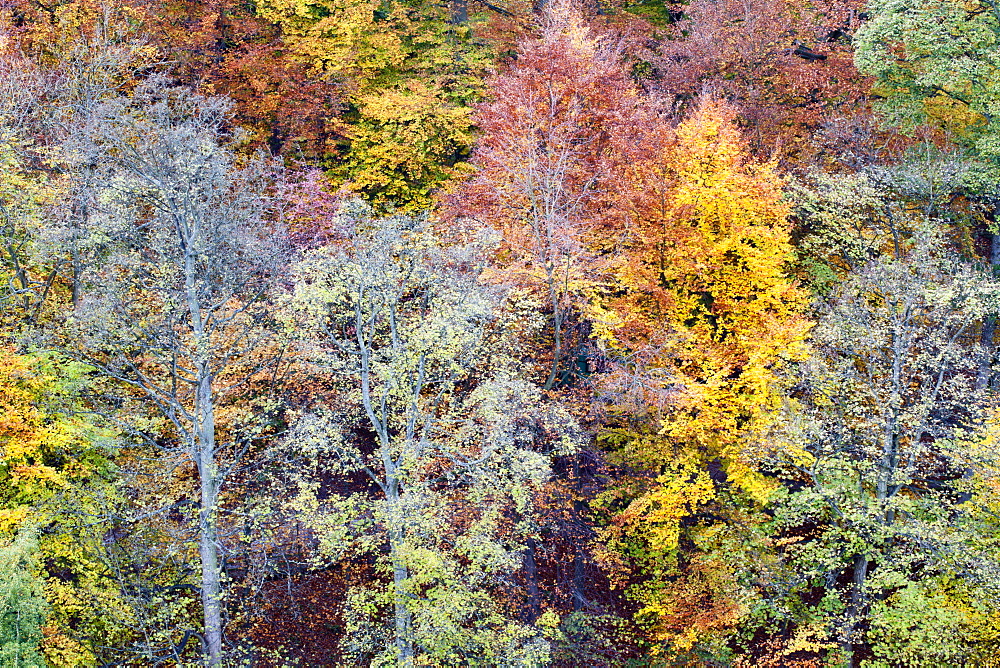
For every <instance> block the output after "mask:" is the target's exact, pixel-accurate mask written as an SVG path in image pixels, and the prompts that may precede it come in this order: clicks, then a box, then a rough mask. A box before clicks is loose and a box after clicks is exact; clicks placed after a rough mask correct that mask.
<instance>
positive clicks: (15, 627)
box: [0, 528, 45, 668]
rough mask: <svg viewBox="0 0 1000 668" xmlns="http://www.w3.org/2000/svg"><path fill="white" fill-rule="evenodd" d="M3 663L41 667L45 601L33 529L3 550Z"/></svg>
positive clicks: (0, 582)
mask: <svg viewBox="0 0 1000 668" xmlns="http://www.w3.org/2000/svg"><path fill="white" fill-rule="evenodd" d="M0 564H2V565H3V566H2V570H0V661H2V662H3V665H5V666H10V667H11V668H41V666H42V665H44V664H43V662H42V657H41V655H40V654H39V653H38V646H39V643H40V641H41V639H42V624H43V622H44V620H45V599H44V598H43V597H42V583H41V580H40V578H39V577H38V570H39V568H38V566H39V564H38V542H37V540H36V538H35V535H34V529H33V528H25V529H24V530H22V531H20V532H18V534H17V536H16V537H15V538H14V542H13V543H12V544H10V545H7V546H4V547H0Z"/></svg>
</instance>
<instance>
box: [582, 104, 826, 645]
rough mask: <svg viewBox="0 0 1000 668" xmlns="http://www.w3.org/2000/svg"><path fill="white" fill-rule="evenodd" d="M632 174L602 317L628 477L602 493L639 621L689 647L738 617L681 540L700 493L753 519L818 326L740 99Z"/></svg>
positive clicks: (701, 118)
mask: <svg viewBox="0 0 1000 668" xmlns="http://www.w3.org/2000/svg"><path fill="white" fill-rule="evenodd" d="M625 170H626V172H625V173H626V176H625V177H624V178H623V183H625V184H627V188H625V187H623V188H622V189H621V191H620V192H621V201H620V203H619V204H618V210H619V211H622V212H623V214H622V215H623V216H624V217H626V220H627V221H628V225H629V227H628V228H627V229H628V232H629V236H628V237H627V241H626V242H625V243H624V244H622V251H621V253H620V255H619V256H618V257H617V258H616V259H615V262H614V264H613V265H612V272H613V274H612V275H613V276H614V277H615V279H616V280H615V283H614V285H615V286H617V289H616V290H613V291H608V294H607V295H606V296H604V298H603V299H602V300H601V303H600V304H599V310H596V314H597V316H598V317H597V319H596V320H595V325H594V333H595V336H596V337H597V338H598V340H599V342H600V343H601V344H602V345H603V347H604V349H605V350H606V351H607V355H608V356H609V357H610V358H611V360H614V361H615V362H616V366H617V371H616V372H614V373H611V374H608V375H607V376H606V377H605V378H604V379H603V383H602V384H603V394H604V398H605V401H606V403H607V404H608V405H607V410H608V418H607V420H606V423H605V428H604V431H603V433H602V435H601V436H600V438H601V439H602V440H603V441H604V443H605V444H606V445H607V446H608V447H609V448H611V449H612V450H613V457H614V460H615V461H616V462H617V463H618V464H619V465H621V466H623V467H624V472H625V475H623V476H621V478H620V479H619V481H618V484H616V485H614V486H612V487H611V488H610V489H609V490H608V491H606V492H605V493H604V494H603V495H602V499H601V505H602V506H603V507H604V508H605V509H606V510H607V511H609V515H610V524H609V526H608V527H607V529H606V531H605V535H604V539H605V541H606V542H607V547H606V548H605V556H606V558H607V561H608V562H609V563H611V564H615V563H619V564H621V565H622V568H623V569H624V570H625V571H626V572H632V573H635V574H636V575H641V574H642V572H645V573H647V574H648V575H647V577H644V578H641V580H640V581H639V582H638V583H637V584H636V586H635V587H634V588H633V592H634V595H635V596H636V597H637V598H639V600H640V601H641V603H642V605H643V607H642V609H641V610H640V615H641V616H642V617H643V618H644V620H645V621H644V624H646V625H648V626H650V627H651V635H652V638H653V639H654V640H655V641H657V642H659V643H664V644H668V643H673V644H675V646H676V647H680V648H684V649H688V648H690V647H692V646H693V644H694V640H695V639H696V638H697V636H698V633H699V631H698V630H697V629H699V628H701V629H702V630H713V629H717V628H719V627H726V626H731V625H732V624H733V623H734V622H735V620H736V619H737V617H738V616H736V615H733V614H732V611H733V609H734V608H738V606H734V605H733V604H732V602H731V601H722V600H721V599H722V598H723V597H726V596H728V594H727V593H724V592H723V591H722V589H723V588H722V587H720V586H719V585H718V582H720V581H725V579H726V578H727V577H728V576H726V575H725V569H721V570H720V569H717V568H714V566H712V565H711V564H709V566H708V567H707V568H706V569H704V570H702V571H701V573H700V574H699V573H695V578H694V581H692V582H683V581H675V580H674V579H673V578H675V577H676V576H677V574H678V573H677V567H678V558H679V557H680V556H681V554H680V548H681V544H682V537H684V536H687V537H688V538H690V534H689V533H686V531H688V532H689V531H695V530H696V529H694V528H693V526H692V525H693V524H694V523H696V521H697V519H696V518H697V517H698V516H699V510H700V509H701V508H703V507H705V506H706V504H708V503H710V502H713V501H715V500H717V499H718V500H719V501H720V504H721V503H722V502H723V501H725V500H726V499H728V503H726V504H725V507H724V508H723V509H722V510H718V509H714V510H713V511H712V512H713V514H715V515H716V516H718V514H719V513H720V512H721V513H725V514H726V516H729V515H732V517H730V520H731V521H733V522H737V523H740V524H743V523H745V522H747V518H748V517H750V516H752V515H753V512H752V509H753V507H754V505H755V504H761V503H763V502H764V501H765V500H766V499H767V498H768V495H769V494H770V492H771V491H772V490H773V489H774V483H773V482H772V481H769V480H767V479H765V478H764V477H763V476H762V475H761V474H760V472H759V470H758V467H757V465H758V463H759V461H760V455H761V450H760V438H761V435H762V434H763V433H765V432H766V430H767V429H768V426H769V425H770V423H771V421H772V419H773V410H774V409H775V407H776V406H778V405H780V402H781V400H782V395H783V386H784V381H783V379H782V375H781V372H782V369H784V368H785V367H786V366H787V365H788V364H790V363H792V362H794V361H797V360H800V359H802V358H803V357H804V354H805V347H804V345H803V340H804V338H805V336H806V333H807V332H808V330H809V326H810V323H809V322H808V320H807V319H806V318H805V316H804V314H803V312H804V308H805V295H804V294H803V293H802V292H801V291H800V290H799V289H798V288H797V287H796V286H795V285H794V284H793V282H792V281H791V280H790V279H789V278H788V277H787V276H786V274H785V268H786V265H787V263H788V262H789V260H790V259H791V257H792V254H791V251H792V248H791V245H790V243H789V224H788V221H787V214H788V209H787V205H786V204H785V203H784V202H783V200H782V193H781V190H780V181H779V180H778V178H777V176H776V175H775V174H774V171H773V169H772V167H771V166H769V165H760V164H753V163H750V162H748V161H747V159H746V150H745V148H744V145H743V143H742V140H741V137H740V135H739V131H738V130H737V129H736V127H735V125H734V123H733V112H732V110H731V109H730V108H728V107H726V106H725V105H723V104H721V103H718V102H713V101H706V102H703V104H702V106H701V107H699V108H698V109H697V110H696V111H695V113H694V114H692V116H690V117H689V118H688V119H686V120H685V121H684V122H683V123H682V124H681V125H680V126H679V127H678V128H677V130H676V137H675V139H674V140H673V141H672V142H670V143H668V144H667V145H666V146H664V147H663V148H662V149H661V151H660V153H659V155H657V156H655V157H653V158H652V159H648V160H645V161H640V162H637V163H636V164H633V165H629V166H626V167H625ZM686 518H691V519H690V520H688V519H686ZM709 524H712V523H711V522H710V523H709ZM685 527H691V528H690V529H688V530H686V529H685ZM723 531H724V530H723V529H718V530H717V531H716V533H717V534H719V533H721V532H723ZM709 542H711V541H709ZM616 552H617V553H619V554H624V555H627V557H628V558H624V556H616V554H615V553H616ZM623 561H624V563H622V562H623ZM703 565H704V564H703ZM730 570H731V569H730ZM699 579H701V580H703V581H702V582H701V583H699V582H697V581H698V580H699ZM706 579H707V581H704V580H706ZM713 582H714V583H715V584H712V583H713ZM674 585H676V586H674ZM685 587H688V591H686V592H685V591H684V588H685ZM678 596H679V597H680V598H681V599H683V598H687V599H688V601H687V602H684V601H681V603H678V602H677V599H678ZM702 597H709V598H710V599H711V600H713V601H716V602H718V605H716V604H715V603H712V604H711V607H712V609H713V611H714V612H713V615H716V617H715V619H712V620H705V621H703V622H699V623H697V624H696V623H689V622H690V620H682V621H680V622H678V620H677V615H676V614H675V611H676V610H678V609H682V610H686V611H689V612H691V613H693V614H700V613H696V612H695V611H696V610H698V609H701V608H703V607H704V606H705V605H708V604H705V603H704V601H703V598H702ZM691 601H702V603H698V604H692V603H691ZM678 627H680V628H678ZM668 646H669V645H668Z"/></svg>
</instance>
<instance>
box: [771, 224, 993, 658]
mask: <svg viewBox="0 0 1000 668" xmlns="http://www.w3.org/2000/svg"><path fill="white" fill-rule="evenodd" d="M900 244H901V245H902V246H903V248H902V252H901V255H900V256H899V257H895V258H886V257H882V258H878V259H876V260H874V261H872V262H870V263H869V264H867V265H866V266H865V267H863V268H861V269H860V270H858V271H856V272H853V273H851V274H850V275H848V277H847V279H846V280H845V281H844V282H843V283H842V284H841V285H840V286H838V288H837V289H836V290H835V291H834V293H833V295H832V297H831V301H830V306H829V310H828V311H827V312H826V313H825V314H824V315H823V317H822V318H821V319H820V321H819V323H818V324H817V327H816V329H815V332H814V337H813V346H814V355H813V357H812V359H811V360H810V361H809V362H808V363H806V364H804V365H803V366H802V367H801V368H800V369H799V371H798V383H797V385H796V390H795V398H794V399H791V398H790V399H789V400H788V401H787V403H786V406H785V414H784V417H783V418H782V423H781V425H780V428H779V429H778V430H777V431H776V433H775V437H774V438H775V440H776V442H777V443H778V444H780V445H779V447H778V450H776V453H775V455H774V456H773V460H772V461H773V464H772V465H773V467H774V475H776V476H777V477H778V478H779V479H782V480H783V481H784V484H785V490H784V491H782V492H781V493H780V494H778V495H776V496H775V497H774V498H773V501H772V503H773V506H772V508H773V512H774V521H773V531H774V532H775V534H776V536H777V538H778V544H779V545H780V546H781V547H780V554H781V555H782V559H783V560H784V561H785V562H786V563H787V564H788V565H789V567H790V570H791V572H792V573H793V574H794V575H793V576H792V577H793V582H794V583H795V584H794V585H793V586H792V587H791V588H790V590H788V591H789V592H794V591H797V592H798V595H799V596H801V597H803V600H805V599H806V598H809V597H812V594H811V592H812V591H813V590H815V589H816V588H821V589H822V590H824V591H825V592H826V593H827V596H826V597H824V598H823V599H820V602H819V603H818V604H817V603H812V604H811V605H810V606H807V607H812V608H813V611H812V612H807V611H806V610H805V609H803V608H802V607H801V606H800V605H796V606H795V608H792V609H791V610H790V613H791V615H792V617H796V616H798V618H799V621H800V622H801V621H806V620H809V619H814V620H815V619H817V616H816V615H817V613H819V615H820V616H819V618H820V619H825V624H826V633H825V634H823V635H824V636H825V637H826V638H828V639H830V640H836V641H837V642H839V643H842V644H843V643H847V644H850V643H856V644H860V643H862V642H865V641H867V642H869V643H871V644H872V645H873V647H875V648H876V651H877V652H885V654H884V656H885V657H887V660H890V661H891V662H892V663H893V665H898V664H896V663H895V662H896V661H897V660H899V659H900V657H910V658H907V659H906V660H907V661H911V660H913V659H912V657H914V656H916V654H914V653H913V652H915V651H916V649H915V647H916V646H917V645H919V646H920V650H919V652H920V653H921V655H922V656H923V657H926V658H927V660H928V661H930V657H936V660H937V661H945V662H947V661H950V660H953V659H954V658H955V657H958V656H961V657H963V658H964V657H968V656H970V655H971V652H973V651H974V650H975V649H976V647H977V645H978V644H979V641H978V640H975V639H970V638H971V635H970V634H964V635H963V634H957V631H956V629H957V628H958V626H968V625H969V624H970V623H971V622H970V621H968V619H967V618H964V617H963V615H964V614H965V613H963V612H962V611H961V608H962V607H963V606H967V605H969V603H968V602H965V603H963V602H961V599H959V600H955V599H949V601H948V603H947V604H942V605H934V606H933V607H934V610H935V611H934V613H932V614H931V613H927V612H926V611H925V612H924V613H923V614H921V615H920V620H919V621H917V620H915V619H913V616H915V615H917V611H918V610H921V609H924V608H926V607H927V606H929V605H930V599H929V600H928V601H927V602H925V603H917V602H916V597H917V595H918V593H920V592H924V594H921V595H927V596H932V597H933V596H942V595H943V594H942V592H941V588H940V587H941V585H940V582H941V578H942V574H946V575H945V576H944V577H945V578H946V579H948V578H951V579H954V580H956V581H962V582H964V583H965V585H971V584H972V583H975V586H976V587H978V588H979V600H978V602H977V603H975V604H973V605H983V604H984V603H986V602H988V601H992V600H995V598H996V596H997V595H998V593H1000V578H998V577H997V575H998V573H1000V570H998V565H997V562H996V555H995V554H994V553H993V551H992V548H991V547H990V542H989V540H987V541H985V542H984V540H983V538H984V537H985V536H986V535H989V532H986V533H985V534H984V532H983V531H982V527H980V526H977V523H976V522H975V521H963V519H962V518H963V517H964V511H963V509H962V508H961V506H960V501H959V499H961V498H962V488H963V483H962V482H961V479H962V476H963V475H970V474H971V473H972V472H983V473H989V472H991V471H993V470H994V469H995V466H996V461H995V458H994V456H993V455H992V454H989V453H987V452H985V451H984V450H983V449H980V448H969V446H968V442H967V439H968V438H969V437H970V435H971V434H974V433H975V432H976V430H977V429H978V425H979V424H980V421H981V420H982V419H983V417H984V413H983V411H984V408H985V397H984V396H983V394H982V391H981V390H979V389H977V388H976V386H975V377H976V368H977V365H978V360H977V356H976V354H975V352H976V351H975V348H974V344H973V343H972V342H971V341H969V339H968V337H967V335H966V334H965V333H966V332H968V331H970V329H971V328H972V327H973V326H974V324H975V323H976V321H977V320H978V319H980V318H982V317H983V315H984V314H985V313H987V312H988V310H989V309H990V308H992V307H993V299H995V295H996V294H997V290H998V286H997V285H996V284H995V283H994V282H993V281H991V279H990V278H989V277H986V276H983V275H981V274H979V273H977V272H976V271H975V269H974V268H972V267H970V266H969V265H966V264H963V263H962V262H961V261H959V260H957V259H956V258H955V257H954V256H953V255H951V254H950V253H949V252H948V251H947V249H946V247H945V246H944V244H943V243H942V240H941V236H940V234H939V233H938V232H937V231H936V230H934V229H933V228H929V227H926V226H925V227H922V228H918V229H917V231H916V234H915V235H914V236H913V237H909V238H905V237H904V238H901V239H900ZM974 563H975V564H977V566H972V564H974ZM965 585H963V586H965ZM837 591H839V592H840V594H839V596H840V599H839V601H838V599H837V598H836V595H835V594H833V592H837ZM966 591H968V590H966ZM933 592H937V593H933ZM831 595H833V596H834V598H832V599H831V598H830V596H831ZM941 600H942V601H943V599H941ZM841 602H843V603H841ZM796 609H798V612H796V611H795V610H796ZM907 616H910V617H911V619H910V620H909V621H907V620H906V617H907ZM863 621H868V622H869V623H870V625H871V626H870V628H871V630H870V631H864V632H862V631H861V630H860V628H861V627H862V622H863ZM903 628H906V629H908V631H905V632H904V631H903ZM949 629H950V630H949ZM907 633H908V634H910V637H911V640H912V641H913V642H914V643H916V644H915V645H907V644H906V643H905V642H903V640H902V638H903V636H904V635H906V634H907ZM883 634H884V635H883ZM821 637H822V636H821ZM918 638H923V639H924V640H925V641H926V643H920V642H918V641H917V639H918ZM962 638H965V639H964V640H963V639H962ZM880 642H881V643H882V644H879V643H880ZM889 657H891V658H889ZM905 665H925V664H921V663H919V661H918V662H916V663H912V664H909V663H908V664H905Z"/></svg>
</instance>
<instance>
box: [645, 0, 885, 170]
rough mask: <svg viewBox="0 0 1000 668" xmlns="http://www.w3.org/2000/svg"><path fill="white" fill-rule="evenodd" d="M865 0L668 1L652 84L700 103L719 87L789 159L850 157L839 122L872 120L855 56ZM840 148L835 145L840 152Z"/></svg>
mask: <svg viewBox="0 0 1000 668" xmlns="http://www.w3.org/2000/svg"><path fill="white" fill-rule="evenodd" d="M863 5H864V3H863V2H859V1H858V0H837V1H835V2H827V3H824V4H822V5H819V4H803V3H800V2H794V1H789V0H753V1H752V2H738V1H735V0H719V1H716V0H693V1H692V2H683V3H681V2H677V3H664V6H665V8H666V9H667V11H668V12H669V14H668V22H667V25H662V26H658V30H657V32H656V33H654V35H656V37H657V38H658V39H657V41H655V42H652V44H651V46H650V47H649V48H647V49H646V50H645V51H644V52H640V56H641V57H642V58H643V59H644V60H646V61H648V63H649V65H647V67H648V68H649V69H650V70H651V72H650V74H651V76H650V77H649V83H648V85H649V86H650V87H652V88H654V89H656V90H660V91H662V92H663V93H664V94H666V95H669V96H676V98H677V101H678V103H680V104H681V105H683V106H684V107H685V108H693V107H694V106H696V105H697V103H698V96H699V95H701V94H702V93H704V92H705V91H711V92H712V93H713V94H715V95H718V96H719V97H720V98H723V99H725V100H727V101H728V102H729V103H730V104H732V105H733V106H735V107H737V108H738V109H739V110H740V119H739V123H740V127H741V129H742V130H743V132H744V135H745V137H746V139H747V142H748V144H749V146H750V150H751V152H752V153H753V154H754V155H756V156H758V157H764V158H768V157H774V158H777V159H779V160H780V161H781V163H782V166H783V167H786V166H787V167H797V166H801V165H803V164H806V165H808V164H814V163H817V162H820V161H823V162H828V161H830V160H831V159H832V160H843V159H844V158H845V157H847V156H846V154H848V153H849V152H855V151H858V150H859V149H860V148H861V147H859V146H857V138H856V137H853V136H852V137H851V139H854V140H855V142H854V145H851V146H843V147H838V149H839V150H831V148H832V146H831V142H830V140H831V139H832V136H831V135H832V134H834V132H831V131H832V130H833V129H834V128H835V127H837V126H838V125H843V124H845V123H849V124H853V125H854V126H855V128H856V127H857V126H858V125H860V126H861V127H864V125H865V123H866V118H867V115H868V114H867V109H866V101H867V100H866V95H867V93H868V85H867V82H866V81H865V80H864V78H863V77H862V76H860V75H859V74H858V72H857V70H856V69H855V67H854V63H853V62H852V50H851V40H852V35H853V34H854V32H855V31H856V30H857V29H858V27H859V26H860V25H861V24H862V22H861V20H860V18H859V17H860V16H861V14H862V11H863ZM831 154H832V155H831Z"/></svg>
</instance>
